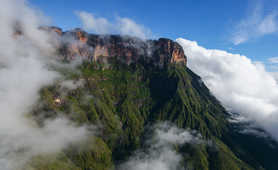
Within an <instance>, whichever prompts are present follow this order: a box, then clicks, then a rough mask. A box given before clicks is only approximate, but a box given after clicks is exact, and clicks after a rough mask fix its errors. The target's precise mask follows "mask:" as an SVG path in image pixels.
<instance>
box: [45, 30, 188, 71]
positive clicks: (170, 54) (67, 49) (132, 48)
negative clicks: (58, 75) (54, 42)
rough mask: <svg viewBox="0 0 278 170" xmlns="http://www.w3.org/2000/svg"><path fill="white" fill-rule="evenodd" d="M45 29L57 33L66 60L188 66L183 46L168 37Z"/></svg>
mask: <svg viewBox="0 0 278 170" xmlns="http://www.w3.org/2000/svg"><path fill="white" fill-rule="evenodd" d="M43 30H47V31H52V32H56V33H57V34H58V35H59V36H60V37H61V39H62V40H63V41H62V45H61V48H62V51H63V55H64V56H65V58H67V59H72V58H74V57H76V56H81V57H83V58H87V59H90V60H91V61H99V62H104V63H107V62H109V60H110V59H112V58H116V59H117V60H119V61H121V62H123V63H126V64H131V63H136V62H138V61H139V60H142V59H144V60H145V61H146V62H150V63H152V64H154V65H157V66H160V67H162V66H164V65H167V64H169V63H174V64H183V65H186V62H187V60H186V56H185V55H184V52H183V49H182V47H181V46H180V45H179V44H178V43H176V42H174V41H172V40H170V39H166V38H160V39H159V40H148V41H143V40H141V39H138V38H135V37H129V36H119V35H95V34H88V33H86V32H85V31H83V30H81V29H79V28H77V29H74V30H71V31H67V32H62V30H61V29H60V28H57V27H46V28H43Z"/></svg>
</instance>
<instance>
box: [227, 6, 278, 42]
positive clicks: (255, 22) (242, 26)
mask: <svg viewBox="0 0 278 170" xmlns="http://www.w3.org/2000/svg"><path fill="white" fill-rule="evenodd" d="M277 31H278V13H277V12H276V11H271V12H269V13H265V11H264V10H263V5H262V4H261V3H257V4H256V6H255V7H254V8H253V10H252V11H251V13H250V14H248V16H247V17H246V18H244V19H242V20H241V21H240V22H239V23H238V24H236V26H235V29H234V32H233V34H232V38H231V41H232V42H233V43H234V44H235V45H238V44H241V43H244V42H246V41H248V40H250V39H254V38H259V37H262V36H264V35H269V34H273V33H275V32H277Z"/></svg>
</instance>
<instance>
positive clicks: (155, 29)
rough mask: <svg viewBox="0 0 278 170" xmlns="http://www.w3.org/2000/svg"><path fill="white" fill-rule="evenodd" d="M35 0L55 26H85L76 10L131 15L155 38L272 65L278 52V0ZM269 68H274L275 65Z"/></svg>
mask: <svg viewBox="0 0 278 170" xmlns="http://www.w3.org/2000/svg"><path fill="white" fill-rule="evenodd" d="M29 2H30V3H31V4H32V5H33V6H35V7H36V8H39V9H40V10H41V11H42V12H43V13H44V14H45V15H46V16H49V17H50V18H51V20H52V22H53V25H56V26H59V27H62V28H63V29H71V28H75V27H82V23H81V21H80V19H79V18H78V17H77V15H76V11H86V12H88V13H92V14H93V15H94V16H96V17H104V18H106V19H108V20H114V19H115V18H116V17H128V18H130V19H131V20H133V21H135V22H136V23H137V24H140V25H144V27H146V28H148V29H150V30H151V32H152V34H153V35H154V36H155V37H167V38H171V39H176V38H179V37H182V38H186V39H189V40H194V41H197V42H198V44H199V45H201V46H204V47H206V48H210V49H222V50H226V51H229V52H232V53H239V54H243V55H246V56H248V57H250V58H252V59H253V60H254V61H262V62H265V63H266V65H268V66H270V65H273V64H270V63H269V61H268V60H267V59H268V58H271V57H278V48H276V44H278V33H277V32H278V28H277V26H278V25H276V22H277V19H278V18H277V17H276V15H277V14H276V12H278V1H277V0H264V1H262V0H209V1H208V0H207V1H206V0H171V1H170V0H167V1H166V0H152V1H151V0H132V1H130V0H82V1H81V0H79V1H77V0H47V1H46V0H30V1H29ZM275 7H276V8H275ZM254 18H257V19H254ZM277 23H278V22H277ZM261 28H262V29H263V30H262V29H261ZM276 29H277V30H276ZM239 37H240V38H242V37H243V38H244V39H240V40H237V41H235V39H236V38H239ZM241 40H242V42H241ZM239 42H240V43H239ZM268 69H269V70H272V69H273V67H268Z"/></svg>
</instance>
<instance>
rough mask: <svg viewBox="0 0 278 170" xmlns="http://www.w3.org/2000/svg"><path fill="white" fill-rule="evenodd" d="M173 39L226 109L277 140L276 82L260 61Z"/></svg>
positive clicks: (180, 39) (277, 105) (277, 96)
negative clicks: (259, 127)
mask: <svg viewBox="0 0 278 170" xmlns="http://www.w3.org/2000/svg"><path fill="white" fill-rule="evenodd" d="M177 42H178V43H179V44H180V45H181V46H182V47H183V49H184V51H185V54H186V55H187V56H188V67H189V68H190V69H192V70H193V71H194V72H196V73H197V74H199V75H200V76H201V77H202V79H203V81H204V82H205V84H206V85H207V86H208V87H209V89H210V90H211V92H212V93H213V94H214V95H215V96H216V97H217V98H218V99H219V100H220V101H221V102H222V104H223V105H224V106H225V107H226V108H227V109H228V110H230V111H231V112H235V113H239V114H240V115H241V116H244V117H246V118H248V119H249V120H252V121H255V122H256V123H257V125H259V126H261V127H262V128H264V129H265V130H266V131H267V132H268V133H270V134H271V135H272V136H273V137H274V138H275V139H276V140H278V131H277V128H278V84H277V81H276V80H275V77H274V76H273V74H271V73H269V72H267V71H266V70H265V68H264V65H263V64H262V63H256V62H252V60H251V59H249V58H247V57H246V56H243V55H239V54H232V53H228V52H226V51H222V50H211V49H206V48H204V47H201V46H199V45H198V44H197V42H195V41H190V40H186V39H183V38H179V39H177Z"/></svg>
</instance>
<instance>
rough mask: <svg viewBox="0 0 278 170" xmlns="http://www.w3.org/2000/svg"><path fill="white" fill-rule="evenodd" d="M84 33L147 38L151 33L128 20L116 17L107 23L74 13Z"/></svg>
mask: <svg viewBox="0 0 278 170" xmlns="http://www.w3.org/2000/svg"><path fill="white" fill-rule="evenodd" d="M76 14H77V16H78V17H79V18H80V20H81V21H82V24H83V28H84V29H85V30H86V31H93V32H94V33H97V34H121V35H130V36H135V37H139V38H142V39H146V38H149V37H150V36H151V31H150V30H149V29H147V28H145V27H144V26H142V25H140V24H137V23H136V22H135V21H133V20H131V19H130V18H122V17H117V18H116V19H115V21H109V20H107V19H106V18H102V17H96V16H94V15H93V14H91V13H88V12H85V11H79V12H76Z"/></svg>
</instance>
